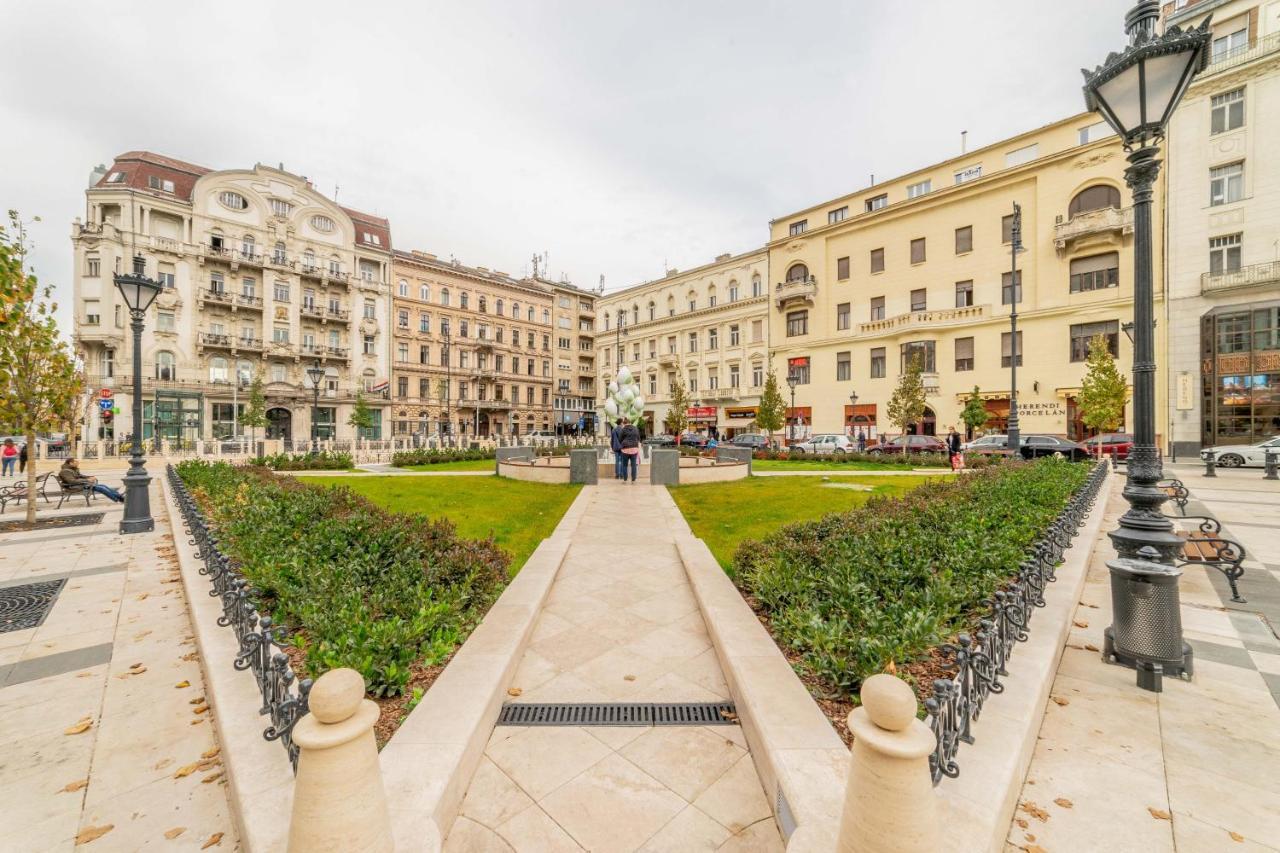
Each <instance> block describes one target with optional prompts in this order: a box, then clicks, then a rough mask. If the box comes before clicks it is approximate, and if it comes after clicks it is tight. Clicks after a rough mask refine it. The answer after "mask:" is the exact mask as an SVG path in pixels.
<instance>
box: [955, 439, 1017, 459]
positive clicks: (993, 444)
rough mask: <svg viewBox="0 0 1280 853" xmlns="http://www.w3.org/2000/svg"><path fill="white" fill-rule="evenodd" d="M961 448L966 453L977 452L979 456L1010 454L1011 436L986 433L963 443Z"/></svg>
mask: <svg viewBox="0 0 1280 853" xmlns="http://www.w3.org/2000/svg"><path fill="white" fill-rule="evenodd" d="M961 449H962V450H963V451H964V452H965V453H975V454H977V455H978V456H1008V455H1009V436H1007V435H1003V434H1001V433H993V434H991V435H984V436H982V437H980V438H975V439H974V440H973V441H970V442H968V443H967V444H964V445H962V447H961Z"/></svg>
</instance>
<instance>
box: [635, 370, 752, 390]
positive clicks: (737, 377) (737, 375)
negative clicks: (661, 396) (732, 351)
mask: <svg viewBox="0 0 1280 853" xmlns="http://www.w3.org/2000/svg"><path fill="white" fill-rule="evenodd" d="M741 386H742V375H741V372H740V371H739V369H738V365H736V364H731V365H729V387H730V388H739V387H741ZM650 393H652V392H650Z"/></svg>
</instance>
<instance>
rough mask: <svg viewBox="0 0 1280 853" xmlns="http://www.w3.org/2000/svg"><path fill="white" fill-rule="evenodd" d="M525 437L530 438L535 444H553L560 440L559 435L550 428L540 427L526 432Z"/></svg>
mask: <svg viewBox="0 0 1280 853" xmlns="http://www.w3.org/2000/svg"><path fill="white" fill-rule="evenodd" d="M525 438H528V439H530V440H531V441H532V442H533V443H534V444H553V443H555V442H557V441H559V440H560V438H559V436H557V435H556V434H555V433H554V432H552V431H551V430H549V429H539V430H534V431H533V432H530V433H525Z"/></svg>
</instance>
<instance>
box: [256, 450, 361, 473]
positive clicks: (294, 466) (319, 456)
mask: <svg viewBox="0 0 1280 853" xmlns="http://www.w3.org/2000/svg"><path fill="white" fill-rule="evenodd" d="M249 464H250V465H261V466H263V467H266V468H270V469H271V470H272V471H346V470H347V469H348V468H351V467H352V466H353V465H354V464H355V463H354V462H353V461H352V460H351V454H350V453H338V452H336V451H332V450H326V451H323V452H321V453H273V454H271V455H269V456H259V457H258V458H257V459H253V460H250V462H249Z"/></svg>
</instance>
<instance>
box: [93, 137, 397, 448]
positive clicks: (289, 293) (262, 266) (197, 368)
mask: <svg viewBox="0 0 1280 853" xmlns="http://www.w3.org/2000/svg"><path fill="white" fill-rule="evenodd" d="M85 195H86V211H85V218H84V220H83V221H81V220H79V219H77V220H76V222H75V224H74V225H73V227H72V233H71V241H72V245H73V248H74V252H75V275H74V287H75V291H74V292H75V305H76V315H75V331H74V337H75V342H76V346H77V348H78V349H79V351H80V352H81V354H82V355H83V358H84V364H85V371H86V374H87V377H88V381H89V383H90V386H91V387H93V388H95V389H98V393H99V395H100V396H101V391H104V390H105V391H107V392H108V394H109V395H110V396H111V397H112V398H113V399H115V400H116V401H117V405H118V408H119V410H120V413H121V416H120V420H121V421H123V422H122V423H121V422H118V421H116V420H114V419H110V418H107V417H104V416H103V415H102V414H101V412H100V409H99V408H98V407H97V406H95V407H94V408H93V409H92V414H91V418H90V422H89V423H87V424H86V425H85V426H86V429H85V435H86V437H89V438H113V437H114V438H123V437H124V436H125V435H126V434H127V433H128V432H129V431H130V429H131V420H130V413H131V411H132V396H133V395H132V389H133V376H132V373H133V369H132V365H133V342H132V335H131V333H130V331H129V315H128V310H127V309H126V307H125V305H124V304H123V301H122V300H121V298H120V295H119V292H118V291H117V290H116V288H115V286H114V284H113V280H112V275H113V274H114V273H119V272H130V271H132V269H133V265H134V262H133V259H134V258H135V257H137V258H140V259H141V262H142V265H143V269H144V271H145V273H146V274H147V275H148V276H150V277H152V278H157V279H159V280H160V282H161V284H162V286H163V289H162V291H161V293H160V295H159V296H158V297H157V299H156V301H155V302H154V304H153V305H152V307H151V309H150V310H149V312H148V316H147V318H146V331H145V333H144V335H143V338H142V380H143V417H144V426H143V437H144V438H147V439H149V438H152V437H156V438H163V439H166V440H171V441H177V440H183V441H193V440H197V439H210V438H227V437H230V436H232V435H233V434H235V432H236V431H237V427H236V425H235V418H236V412H237V410H242V409H243V407H244V405H245V403H246V402H247V399H248V386H249V383H250V382H251V381H252V379H253V377H254V376H256V375H259V374H261V375H262V377H263V381H264V383H265V392H266V397H267V409H268V410H267V418H268V426H267V427H266V430H265V434H266V436H267V437H269V438H280V439H291V438H292V439H305V438H307V437H309V436H310V435H313V434H314V435H317V436H319V437H321V438H331V437H339V438H350V437H354V435H355V432H356V430H355V429H354V428H353V427H350V426H348V425H347V421H348V418H349V416H350V412H351V408H352V405H353V404H354V402H355V398H356V394H357V392H363V393H364V394H365V396H366V399H367V401H368V403H369V405H370V406H371V407H372V408H373V412H374V417H375V425H374V427H373V428H372V429H370V430H367V431H366V432H365V433H364V435H365V436H366V437H375V438H376V437H380V436H381V435H382V434H383V405H384V403H385V401H384V399H383V397H382V389H385V387H386V384H387V367H386V366H387V364H388V349H387V347H388V337H389V336H388V334H387V322H388V312H389V310H390V299H389V294H388V287H387V281H388V280H389V276H390V268H391V231H390V226H389V224H388V223H387V220H385V219H381V218H378V217H374V216H369V215H367V214H363V213H360V212H358V211H354V210H350V209H347V208H344V207H341V206H339V205H338V204H336V203H335V202H334V201H332V200H330V199H328V198H326V197H325V196H323V195H321V194H320V193H319V192H317V191H316V189H315V188H314V187H313V186H312V185H311V183H310V182H309V181H307V179H306V178H305V177H302V176H299V175H295V174H292V173H290V172H286V171H284V169H283V168H279V169H276V168H270V167H268V166H264V165H262V164H258V165H256V166H254V167H253V168H251V169H231V170H223V171H211V170H209V169H206V168H203V167H200V166H195V165H192V164H190V163H184V162H182V161H179V160H174V159H172V158H169V157H163V156H160V155H157V154H152V153H150V152H146V151H132V152H128V153H126V154H121V155H120V156H119V157H117V158H116V159H115V162H114V163H113V164H112V166H111V167H110V168H109V169H107V168H101V167H99V169H97V170H95V171H94V173H93V175H92V177H91V179H90V186H89V189H88V190H87V192H86V194H85ZM315 364H319V365H320V366H321V367H322V368H323V370H324V371H325V379H324V380H323V382H322V384H321V386H320V388H319V389H318V394H316V393H315V391H316V389H315V388H314V386H312V385H311V384H310V383H309V381H308V380H307V378H306V373H305V371H306V368H307V367H309V366H313V365H315ZM317 397H318V402H319V404H318V405H315V404H316V401H317ZM313 409H314V411H313ZM313 415H314V417H313ZM239 431H240V432H241V433H243V432H244V430H243V429H241V430H239ZM260 435H261V433H260Z"/></svg>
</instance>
